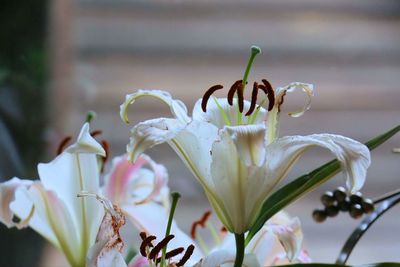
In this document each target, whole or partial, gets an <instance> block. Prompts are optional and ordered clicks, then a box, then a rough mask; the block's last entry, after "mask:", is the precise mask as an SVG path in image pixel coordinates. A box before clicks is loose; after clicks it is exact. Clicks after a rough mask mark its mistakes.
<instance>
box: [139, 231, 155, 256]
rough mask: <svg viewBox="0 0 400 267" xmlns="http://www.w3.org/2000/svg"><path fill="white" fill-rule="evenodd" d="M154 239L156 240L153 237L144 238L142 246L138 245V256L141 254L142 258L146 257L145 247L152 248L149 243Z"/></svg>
mask: <svg viewBox="0 0 400 267" xmlns="http://www.w3.org/2000/svg"><path fill="white" fill-rule="evenodd" d="M154 239H156V237H155V236H154V235H151V236H148V237H146V238H145V239H144V240H143V242H142V244H141V245H140V254H141V255H142V256H143V257H147V254H146V248H147V247H153V244H152V243H151V242H152V241H153V240H154Z"/></svg>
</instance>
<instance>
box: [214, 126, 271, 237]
mask: <svg viewBox="0 0 400 267" xmlns="http://www.w3.org/2000/svg"><path fill="white" fill-rule="evenodd" d="M265 176H266V168H264V166H263V167H257V166H246V165H245V164H244V163H243V162H242V160H241V159H240V157H239V153H238V151H237V149H236V145H235V143H234V141H233V140H232V138H231V136H230V135H229V133H228V130H226V129H225V130H221V131H220V140H217V141H215V142H214V144H213V147H212V163H211V177H212V179H213V183H214V188H215V195H216V197H215V198H216V203H211V204H212V205H213V207H214V209H215V211H216V212H217V214H218V217H219V219H220V220H221V221H222V223H223V224H224V225H225V226H226V227H227V229H228V230H229V231H231V232H234V233H243V232H245V231H247V230H248V227H249V226H250V225H251V223H252V221H253V220H254V219H255V217H256V215H257V213H258V211H259V209H260V208H261V203H262V201H263V200H264V196H265V195H264V191H265V190H266V188H267V189H268V188H270V187H269V186H268V183H269V181H268V180H266V179H265ZM217 197H218V198H217ZM215 204H219V207H216V206H215ZM218 208H220V211H219V210H218Z"/></svg>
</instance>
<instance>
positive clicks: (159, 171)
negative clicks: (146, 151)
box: [135, 155, 168, 205]
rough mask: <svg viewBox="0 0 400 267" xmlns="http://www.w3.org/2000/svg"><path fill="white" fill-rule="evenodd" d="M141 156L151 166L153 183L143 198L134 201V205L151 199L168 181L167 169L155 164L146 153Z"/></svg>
mask: <svg viewBox="0 0 400 267" xmlns="http://www.w3.org/2000/svg"><path fill="white" fill-rule="evenodd" d="M142 158H143V159H144V160H145V162H146V164H148V165H149V166H150V167H151V170H152V171H153V173H154V183H153V186H152V190H151V192H150V193H149V194H148V195H147V196H146V197H145V198H143V199H141V200H139V201H136V203H135V204H136V205H139V204H143V203H147V202H149V201H151V200H153V199H154V198H155V197H157V196H158V195H159V194H160V192H161V189H162V188H163V187H165V186H167V182H168V173H167V169H166V168H165V167H164V166H163V165H161V164H157V163H156V162H154V161H153V160H152V159H151V158H150V157H149V156H147V155H142Z"/></svg>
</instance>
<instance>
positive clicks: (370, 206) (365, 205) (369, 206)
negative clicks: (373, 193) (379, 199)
mask: <svg viewBox="0 0 400 267" xmlns="http://www.w3.org/2000/svg"><path fill="white" fill-rule="evenodd" d="M361 207H362V209H363V211H364V212H365V213H371V212H373V211H374V209H375V206H374V202H373V201H372V200H371V199H369V198H366V199H364V201H363V202H362V203H361Z"/></svg>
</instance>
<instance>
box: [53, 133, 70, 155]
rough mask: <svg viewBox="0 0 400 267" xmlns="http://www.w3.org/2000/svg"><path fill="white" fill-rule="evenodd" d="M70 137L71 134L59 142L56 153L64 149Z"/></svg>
mask: <svg viewBox="0 0 400 267" xmlns="http://www.w3.org/2000/svg"><path fill="white" fill-rule="evenodd" d="M71 139H72V136H67V137H65V138H64V139H63V140H62V141H61V142H60V144H59V145H58V147H57V155H60V154H61V153H62V152H63V151H64V149H65V147H66V146H67V144H68V143H69V142H70V141H71Z"/></svg>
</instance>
